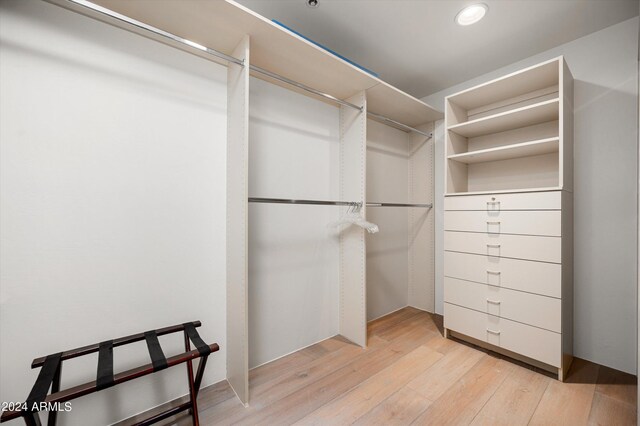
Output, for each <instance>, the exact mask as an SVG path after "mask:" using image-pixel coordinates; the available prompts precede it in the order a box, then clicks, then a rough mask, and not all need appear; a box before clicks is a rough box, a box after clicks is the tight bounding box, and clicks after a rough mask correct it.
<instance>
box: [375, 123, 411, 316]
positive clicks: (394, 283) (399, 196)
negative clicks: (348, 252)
mask: <svg viewBox="0 0 640 426" xmlns="http://www.w3.org/2000/svg"><path fill="white" fill-rule="evenodd" d="M367 202H387V203H408V202H409V138H408V135H407V133H406V132H403V131H401V130H398V129H394V128H393V127H390V126H387V125H384V124H381V123H379V122H377V121H374V120H368V121H367ZM408 213H409V209H407V208H406V207H399V208H390V207H383V208H375V207H369V208H368V209H367V220H369V221H371V222H373V223H375V224H377V225H378V227H379V228H380V232H378V233H376V234H368V235H367V236H366V241H367V320H369V321H370V320H372V319H375V318H378V317H381V316H383V315H386V314H388V313H390V312H393V311H396V310H398V309H400V308H404V307H405V306H407V305H408V304H409V241H408V235H409V219H408Z"/></svg>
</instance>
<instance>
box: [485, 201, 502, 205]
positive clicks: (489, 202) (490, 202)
mask: <svg viewBox="0 0 640 426" xmlns="http://www.w3.org/2000/svg"><path fill="white" fill-rule="evenodd" d="M489 204H492V205H495V204H500V201H487V206H488V205H489Z"/></svg>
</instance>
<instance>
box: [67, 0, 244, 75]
mask: <svg viewBox="0 0 640 426" xmlns="http://www.w3.org/2000/svg"><path fill="white" fill-rule="evenodd" d="M66 2H67V3H73V4H75V5H78V6H82V7H84V8H87V9H89V10H91V11H93V12H95V13H97V14H99V15H102V16H106V17H109V18H113V19H116V20H118V21H120V22H124V23H125V24H129V25H131V26H133V27H136V28H138V29H140V30H144V31H146V32H149V33H152V34H154V35H156V36H160V37H162V38H164V39H167V40H169V41H172V42H174V43H178V44H182V45H185V46H188V47H190V48H192V49H198V50H200V51H202V52H204V53H206V54H208V55H211V56H215V57H216V58H220V59H224V60H226V61H229V62H233V63H234V64H238V65H241V66H244V61H243V60H241V59H238V58H234V57H233V56H230V55H227V54H226V53H222V52H220V51H218V50H215V49H210V48H208V47H206V46H203V45H201V44H198V43H196V42H193V41H191V40H187V39H186V38H182V37H180V36H177V35H175V34H172V33H169V32H167V31H164V30H161V29H160V28H156V27H153V26H151V25H147V24H145V23H144V22H140V21H137V20H135V19H133V18H130V17H128V16H125V15H122V14H120V13H118V12H114V11H113V10H110V9H107V8H106V7H102V6H99V5H97V4H95V3H91V2H90V1H86V0H66Z"/></svg>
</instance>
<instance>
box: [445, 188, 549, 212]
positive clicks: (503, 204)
mask: <svg viewBox="0 0 640 426" xmlns="http://www.w3.org/2000/svg"><path fill="white" fill-rule="evenodd" d="M561 197H562V191H552V192H522V193H519V194H487V195H448V196H446V197H445V199H444V209H445V210H490V211H495V210H498V211H499V210H560V208H561Z"/></svg>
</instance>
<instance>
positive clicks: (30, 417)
mask: <svg viewBox="0 0 640 426" xmlns="http://www.w3.org/2000/svg"><path fill="white" fill-rule="evenodd" d="M24 422H25V424H26V425H27V426H42V423H40V414H38V412H37V411H34V412H33V413H26V414H25V415H24Z"/></svg>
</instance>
